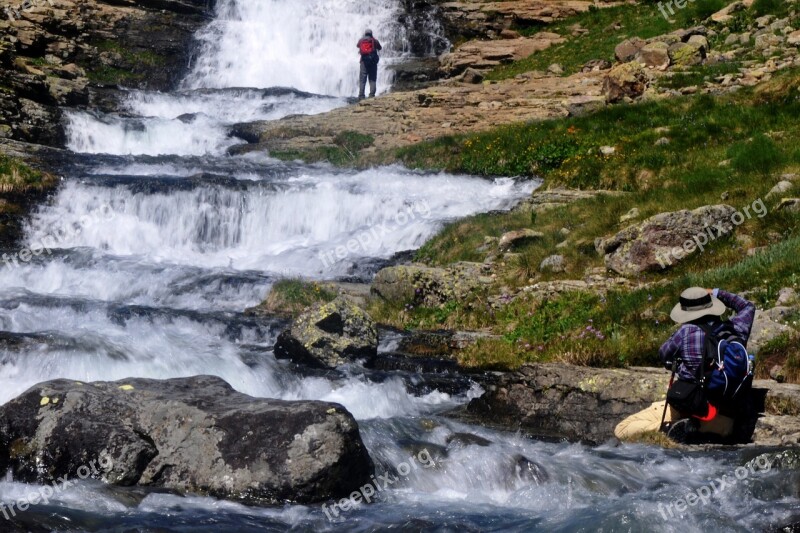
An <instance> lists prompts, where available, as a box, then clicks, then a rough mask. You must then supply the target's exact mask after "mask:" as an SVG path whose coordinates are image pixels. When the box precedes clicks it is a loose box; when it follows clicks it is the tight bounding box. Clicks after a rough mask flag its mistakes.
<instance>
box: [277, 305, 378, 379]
mask: <svg viewBox="0 0 800 533" xmlns="http://www.w3.org/2000/svg"><path fill="white" fill-rule="evenodd" d="M377 353H378V329H377V327H376V325H375V322H374V321H373V320H372V318H370V316H369V315H368V314H367V313H366V311H364V310H363V309H361V308H360V307H358V306H357V305H356V304H355V303H354V302H353V301H351V300H350V299H349V298H345V297H342V296H339V297H337V298H336V299H335V300H333V301H332V302H328V303H323V304H317V305H314V306H312V307H310V308H309V309H307V310H306V311H305V312H304V313H302V314H301V315H300V316H298V317H297V318H296V319H295V320H294V321H293V322H292V325H291V327H290V328H289V329H286V330H285V331H283V332H282V333H281V334H280V335H279V336H278V340H277V342H276V343H275V357H277V358H278V359H291V360H292V361H294V362H295V363H300V364H305V365H309V366H315V367H322V368H336V367H337V366H340V365H343V364H346V363H350V362H353V361H355V360H358V359H367V360H368V361H369V360H371V359H372V358H374V357H375V356H376V355H377Z"/></svg>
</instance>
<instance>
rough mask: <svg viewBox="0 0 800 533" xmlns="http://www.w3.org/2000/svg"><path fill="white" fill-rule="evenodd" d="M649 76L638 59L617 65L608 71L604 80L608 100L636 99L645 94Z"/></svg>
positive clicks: (604, 91)
mask: <svg viewBox="0 0 800 533" xmlns="http://www.w3.org/2000/svg"><path fill="white" fill-rule="evenodd" d="M648 83H649V78H648V76H647V73H646V72H645V71H644V69H643V68H642V65H641V64H640V63H639V62H637V61H631V62H630V63H623V64H621V65H617V66H616V67H614V68H612V69H611V70H610V71H608V74H607V75H606V77H605V79H604V80H603V93H604V94H605V96H606V102H608V103H615V102H620V101H622V100H624V99H626V98H628V99H631V100H635V99H637V98H639V97H640V96H642V95H643V94H644V91H645V89H647V84H648Z"/></svg>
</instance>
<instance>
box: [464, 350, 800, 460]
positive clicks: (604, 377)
mask: <svg viewBox="0 0 800 533" xmlns="http://www.w3.org/2000/svg"><path fill="white" fill-rule="evenodd" d="M668 383H669V372H668V371H665V370H663V369H656V368H627V369H602V368H588V367H582V366H573V365H567V364H560V363H541V364H530V365H525V366H523V367H522V368H520V369H519V370H517V371H515V372H509V373H506V374H503V375H502V376H501V377H500V378H499V380H497V381H496V382H494V383H492V384H491V385H488V386H487V387H486V389H487V390H486V393H485V394H484V395H483V396H482V397H481V398H477V399H475V400H472V401H471V402H470V404H469V406H468V408H467V412H468V414H469V415H470V417H471V420H477V421H479V422H481V423H483V424H485V425H487V426H491V427H500V428H503V429H505V430H509V431H522V432H524V433H525V434H530V435H534V436H539V437H548V438H566V439H569V440H582V441H589V442H595V443H598V442H605V441H606V440H608V439H609V438H611V437H612V436H613V432H614V428H615V427H616V425H617V424H618V423H619V422H621V421H622V420H623V419H624V418H626V417H627V416H629V415H632V414H634V413H636V412H638V411H641V410H642V409H644V408H646V407H648V406H649V405H651V404H652V403H653V402H656V401H660V400H663V399H664V394H665V391H666V389H667V385H668ZM752 398H753V402H754V406H755V410H754V411H753V413H752V417H750V416H748V417H745V419H744V420H742V424H741V426H742V428H741V429H737V432H738V433H740V434H737V439H740V440H741V441H742V442H748V441H749V442H753V443H755V444H757V445H763V446H787V445H797V444H800V418H798V417H797V413H800V386H798V385H788V384H780V383H775V382H774V381H768V380H756V381H755V382H754V384H753V395H752ZM758 412H761V413H765V414H763V415H758ZM752 427H755V431H754V432H753V431H752Z"/></svg>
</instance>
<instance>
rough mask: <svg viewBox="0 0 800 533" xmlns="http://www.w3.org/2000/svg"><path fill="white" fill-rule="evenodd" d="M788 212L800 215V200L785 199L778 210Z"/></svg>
mask: <svg viewBox="0 0 800 533" xmlns="http://www.w3.org/2000/svg"><path fill="white" fill-rule="evenodd" d="M784 209H785V210H787V211H789V212H790V213H800V198H783V199H782V200H781V203H780V204H778V207H777V210H778V211H782V210H784Z"/></svg>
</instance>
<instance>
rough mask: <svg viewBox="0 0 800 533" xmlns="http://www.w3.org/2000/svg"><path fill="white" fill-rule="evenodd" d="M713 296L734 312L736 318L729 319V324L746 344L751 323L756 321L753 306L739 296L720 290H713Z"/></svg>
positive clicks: (751, 326)
mask: <svg viewBox="0 0 800 533" xmlns="http://www.w3.org/2000/svg"><path fill="white" fill-rule="evenodd" d="M713 295H714V297H716V298H719V299H720V300H721V301H722V303H724V304H725V305H726V306H727V307H728V308H730V309H733V310H734V311H735V312H736V316H735V317H733V318H731V323H733V327H734V329H736V331H737V332H738V333H739V335H741V336H742V339H743V340H744V341H745V342H747V341H748V340H749V339H750V332H751V331H752V329H753V321H754V320H755V319H756V306H755V304H754V303H752V302H750V301H748V300H746V299H744V298H742V297H741V296H738V295H736V294H732V293H730V292H726V291H723V290H720V289H714V292H713Z"/></svg>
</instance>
